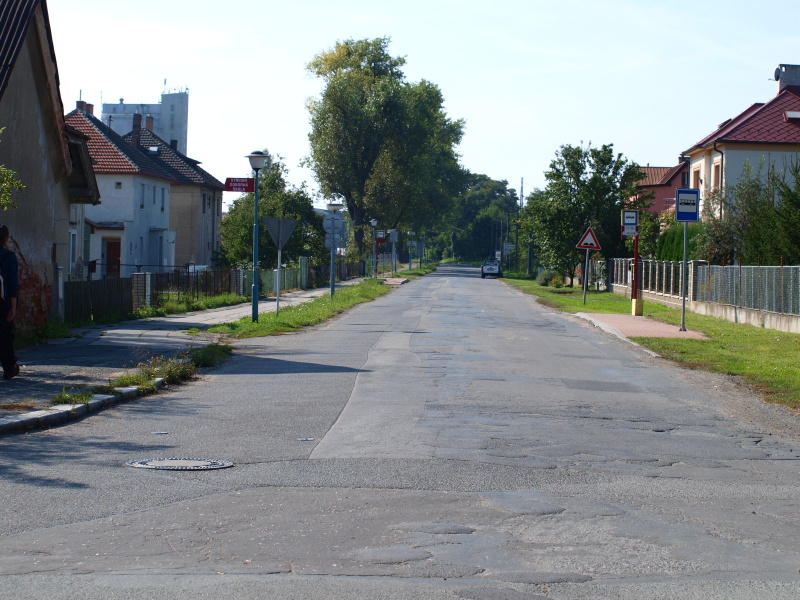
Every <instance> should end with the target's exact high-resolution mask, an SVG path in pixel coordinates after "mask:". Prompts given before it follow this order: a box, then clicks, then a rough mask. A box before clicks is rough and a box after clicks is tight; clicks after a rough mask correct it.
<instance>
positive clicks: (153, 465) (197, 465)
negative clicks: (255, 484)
mask: <svg viewBox="0 0 800 600" xmlns="http://www.w3.org/2000/svg"><path fill="white" fill-rule="evenodd" d="M125 464H126V465H128V466H129V467H136V468H138V469H163V470H167V471H206V470H208V469H227V468H228V467H232V466H233V463H232V462H228V461H227V460H215V459H213V458H146V459H144V460H132V461H129V462H127V463H125Z"/></svg>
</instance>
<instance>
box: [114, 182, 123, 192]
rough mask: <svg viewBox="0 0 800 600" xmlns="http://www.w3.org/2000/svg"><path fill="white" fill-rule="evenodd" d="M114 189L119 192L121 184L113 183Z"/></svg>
mask: <svg viewBox="0 0 800 600" xmlns="http://www.w3.org/2000/svg"><path fill="white" fill-rule="evenodd" d="M114 189H117V190H121V189H122V182H121V181H115V182H114Z"/></svg>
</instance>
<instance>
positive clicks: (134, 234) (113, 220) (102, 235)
mask: <svg viewBox="0 0 800 600" xmlns="http://www.w3.org/2000/svg"><path fill="white" fill-rule="evenodd" d="M65 120H66V123H67V124H68V125H69V126H71V127H73V128H74V129H76V130H78V131H79V132H80V133H81V134H82V135H84V136H85V137H86V139H87V148H88V152H89V155H90V156H91V158H92V161H93V163H94V171H95V174H96V176H97V184H98V187H99V189H100V193H101V194H102V197H103V202H102V204H100V205H98V206H90V207H87V210H86V219H87V221H88V222H89V223H90V224H91V226H92V232H91V234H90V254H91V256H90V261H91V262H92V263H93V266H94V270H95V273H96V274H97V276H99V277H129V276H130V275H131V274H132V273H135V272H137V271H150V272H156V273H157V272H163V271H170V270H172V269H174V268H175V266H176V263H175V237H176V236H175V231H174V230H172V229H171V228H170V189H171V185H172V181H173V179H172V175H171V174H170V173H169V172H168V171H167V170H166V169H164V167H163V166H162V165H161V164H159V163H158V162H157V161H155V160H153V158H152V157H150V156H149V155H148V153H147V152H145V151H143V150H142V148H140V147H139V146H137V145H134V144H131V143H130V142H128V141H126V140H125V139H123V137H122V136H120V135H119V134H117V133H116V132H114V131H113V130H112V129H111V128H109V127H108V126H107V125H105V124H104V123H103V122H102V121H100V119H98V118H97V117H95V116H94V115H93V107H92V105H91V104H87V103H86V102H78V108H76V109H75V110H73V111H72V112H70V113H69V114H68V115H67V116H66V117H65Z"/></svg>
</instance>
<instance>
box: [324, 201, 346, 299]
mask: <svg viewBox="0 0 800 600" xmlns="http://www.w3.org/2000/svg"><path fill="white" fill-rule="evenodd" d="M343 208H344V204H341V203H340V202H329V203H328V210H329V211H331V212H332V213H333V214H336V213H337V212H339V211H340V210H342V209H343ZM336 224H337V222H336V220H335V219H334V221H333V226H332V227H331V299H333V294H334V293H335V292H336V247H337V246H338V245H339V244H338V241H339V234H338V233H336V229H337V227H336Z"/></svg>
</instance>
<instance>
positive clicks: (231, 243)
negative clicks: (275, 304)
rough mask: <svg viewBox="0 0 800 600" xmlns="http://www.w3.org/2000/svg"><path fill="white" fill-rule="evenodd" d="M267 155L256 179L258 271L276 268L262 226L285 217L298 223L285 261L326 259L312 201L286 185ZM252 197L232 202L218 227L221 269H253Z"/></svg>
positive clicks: (281, 169)
mask: <svg viewBox="0 0 800 600" xmlns="http://www.w3.org/2000/svg"><path fill="white" fill-rule="evenodd" d="M265 154H267V155H268V160H267V164H266V165H265V166H264V168H263V169H261V172H260V173H259V178H258V213H259V232H258V242H259V243H258V245H259V252H258V256H259V267H260V268H268V269H271V268H274V267H275V266H277V261H278V249H277V247H276V246H275V243H274V242H273V241H272V238H271V237H270V235H269V232H268V231H267V228H266V225H265V224H264V219H265V218H270V217H284V218H290V219H297V220H298V223H297V228H296V229H295V231H294V233H292V235H291V237H290V238H289V240H288V242H287V243H286V245H285V246H284V247H283V257H284V259H285V260H297V258H298V257H300V256H309V257H312V258H313V257H319V258H320V259H325V258H326V257H327V256H328V255H327V251H326V250H325V247H324V240H325V238H324V235H325V234H324V231H323V229H322V218H321V217H320V216H319V215H318V214H317V213H315V212H314V208H313V204H312V201H311V197H310V196H309V195H308V193H307V192H306V190H305V188H294V187H291V186H289V185H287V183H286V180H285V174H286V169H285V167H284V165H283V164H282V163H281V162H280V161H279V160H276V159H275V158H274V157H272V156H271V155H269V153H268V152H267V151H265ZM254 205H255V194H252V193H250V194H244V195H242V196H239V198H237V199H236V200H234V201H233V204H232V205H231V207H230V208H229V210H228V214H227V216H226V217H225V218H224V219H223V220H222V222H221V223H220V226H219V230H220V237H221V240H222V244H221V249H220V251H219V253H217V255H216V256H215V261H214V262H215V264H216V265H217V266H220V267H233V266H244V265H248V266H250V265H252V262H253V211H254Z"/></svg>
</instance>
